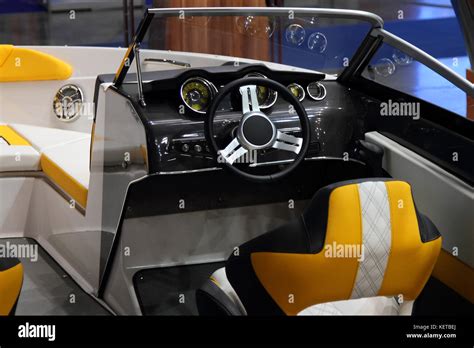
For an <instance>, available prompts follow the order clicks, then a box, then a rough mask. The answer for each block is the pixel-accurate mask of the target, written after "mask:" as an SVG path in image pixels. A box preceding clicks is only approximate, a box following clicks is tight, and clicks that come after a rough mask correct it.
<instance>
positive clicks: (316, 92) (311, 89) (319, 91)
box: [306, 82, 326, 100]
mask: <svg viewBox="0 0 474 348" xmlns="http://www.w3.org/2000/svg"><path fill="white" fill-rule="evenodd" d="M306 90H307V91H308V95H309V96H310V97H311V98H313V99H314V100H323V99H324V98H325V97H326V88H325V87H324V86H323V85H322V84H321V83H319V82H311V83H310V84H309V85H308V88H307V89H306Z"/></svg>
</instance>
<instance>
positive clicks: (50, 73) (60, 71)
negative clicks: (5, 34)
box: [0, 45, 72, 82]
mask: <svg viewBox="0 0 474 348" xmlns="http://www.w3.org/2000/svg"><path fill="white" fill-rule="evenodd" d="M71 75H72V67H71V66H70V65H69V64H68V63H66V62H64V61H62V60H60V59H58V58H56V57H53V56H51V55H49V54H46V53H43V52H40V51H37V50H33V49H30V48H22V47H15V46H13V45H0V82H19V81H40V80H67V79H68V78H70V77H71Z"/></svg>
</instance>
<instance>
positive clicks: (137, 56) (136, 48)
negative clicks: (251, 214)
mask: <svg viewBox="0 0 474 348" xmlns="http://www.w3.org/2000/svg"><path fill="white" fill-rule="evenodd" d="M133 51H134V54H135V63H136V65H137V85H138V101H139V102H140V105H141V106H143V107H145V106H146V102H145V96H144V94H143V79H142V67H141V64H140V43H139V42H137V43H136V44H135V46H134V47H133Z"/></svg>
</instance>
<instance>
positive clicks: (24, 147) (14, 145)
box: [0, 125, 40, 172]
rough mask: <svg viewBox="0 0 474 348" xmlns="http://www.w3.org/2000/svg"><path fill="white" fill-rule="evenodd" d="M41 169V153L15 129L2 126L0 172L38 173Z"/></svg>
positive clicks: (0, 133) (0, 134)
mask: <svg viewBox="0 0 474 348" xmlns="http://www.w3.org/2000/svg"><path fill="white" fill-rule="evenodd" d="M39 168H40V154H39V152H38V151H36V150H35V149H34V148H33V146H31V144H30V143H29V142H28V140H26V139H25V138H24V137H22V136H21V135H20V134H18V133H17V132H15V130H14V129H12V128H11V127H9V126H7V125H0V172H17V171H18V172H23V171H36V170H39Z"/></svg>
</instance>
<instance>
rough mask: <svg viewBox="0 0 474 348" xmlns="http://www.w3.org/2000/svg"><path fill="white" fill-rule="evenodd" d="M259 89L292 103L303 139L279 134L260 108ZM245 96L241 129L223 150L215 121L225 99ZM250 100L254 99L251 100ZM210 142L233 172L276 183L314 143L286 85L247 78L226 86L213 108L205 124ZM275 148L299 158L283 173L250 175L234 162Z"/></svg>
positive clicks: (297, 103) (303, 116) (216, 154)
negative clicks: (254, 152)
mask: <svg viewBox="0 0 474 348" xmlns="http://www.w3.org/2000/svg"><path fill="white" fill-rule="evenodd" d="M257 86H263V87H267V88H269V89H272V90H274V91H276V92H278V93H279V95H280V96H281V97H283V99H285V100H286V101H287V102H289V103H290V104H291V105H292V106H293V108H294V112H295V113H296V114H297V115H298V117H299V120H300V123H301V134H302V138H298V137H295V136H293V135H290V134H286V133H283V132H281V131H279V130H278V129H277V128H276V126H275V124H274V123H273V122H272V121H271V120H270V118H269V117H268V116H267V115H265V114H264V113H263V112H262V111H261V110H260V107H259V103H258V97H257ZM237 88H238V89H239V91H240V94H241V95H242V118H241V119H240V122H239V126H238V128H237V135H236V137H235V138H234V139H233V140H232V141H231V142H230V143H229V144H228V145H227V146H226V147H225V148H224V149H219V147H218V145H217V142H216V139H215V134H214V118H215V116H216V111H217V108H218V106H219V105H220V103H221V102H222V101H223V99H224V97H225V96H226V95H227V94H229V93H230V92H232V91H234V90H235V89H237ZM249 98H250V99H249ZM204 131H205V135H206V140H207V142H208V143H209V144H210V145H211V146H210V147H211V148H212V152H213V154H214V156H215V157H216V159H217V160H218V162H223V163H224V164H225V166H226V167H227V168H228V169H230V170H231V171H232V172H234V173H236V174H237V175H239V176H242V177H244V178H246V179H248V180H252V181H257V182H272V181H275V180H278V179H281V178H283V177H284V176H286V175H288V174H290V173H291V172H292V171H293V170H295V169H296V167H297V166H298V165H299V164H300V163H301V161H303V160H304V157H305V156H306V153H307V152H308V148H309V142H310V136H311V134H310V122H309V119H308V115H307V114H306V110H305V108H304V107H303V105H301V103H300V102H299V101H298V99H296V97H295V96H294V95H293V94H292V93H291V92H290V91H289V90H288V88H286V87H285V86H283V85H282V84H280V83H278V82H276V81H273V80H270V79H268V78H262V77H244V78H241V79H238V80H235V81H232V82H230V83H228V84H227V85H225V86H224V87H223V88H222V89H221V90H220V91H219V93H218V94H217V95H216V97H215V98H214V99H213V101H212V103H211V105H210V106H209V108H208V110H207V113H206V119H205V122H204ZM270 148H275V149H278V150H283V151H290V152H294V153H296V158H295V159H294V160H293V162H292V163H291V164H289V165H288V166H287V167H285V168H284V169H283V170H281V171H279V172H277V173H274V174H270V175H257V174H250V173H247V172H245V171H243V170H241V169H239V168H237V167H236V166H235V165H234V163H235V162H236V161H237V160H238V159H239V158H241V157H242V156H244V155H247V154H249V153H250V152H251V151H257V150H264V149H270Z"/></svg>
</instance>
